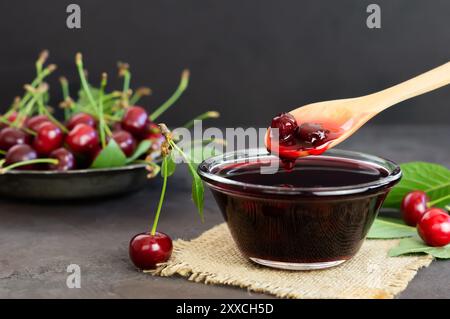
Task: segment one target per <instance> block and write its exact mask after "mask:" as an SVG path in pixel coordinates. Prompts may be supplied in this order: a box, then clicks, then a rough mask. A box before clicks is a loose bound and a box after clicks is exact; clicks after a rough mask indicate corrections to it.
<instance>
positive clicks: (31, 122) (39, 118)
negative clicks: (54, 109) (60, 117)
mask: <svg viewBox="0 0 450 319" xmlns="http://www.w3.org/2000/svg"><path fill="white" fill-rule="evenodd" d="M44 122H50V120H49V118H48V117H47V115H35V116H33V117H30V118H29V119H28V120H27V121H26V122H25V126H26V127H27V128H29V129H30V130H32V131H35V132H37V130H38V127H39V125H41V124H42V123H44Z"/></svg>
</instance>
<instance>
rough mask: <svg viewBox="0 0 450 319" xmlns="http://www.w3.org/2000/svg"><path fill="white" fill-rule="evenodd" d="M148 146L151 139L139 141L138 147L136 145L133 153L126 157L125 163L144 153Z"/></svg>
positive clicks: (150, 143) (150, 144)
mask: <svg viewBox="0 0 450 319" xmlns="http://www.w3.org/2000/svg"><path fill="white" fill-rule="evenodd" d="M150 146H152V141H150V140H143V141H142V142H140V143H139V145H138V147H136V150H135V151H134V153H133V155H131V156H130V157H128V158H127V164H128V163H131V162H134V161H135V160H137V159H138V158H139V157H141V156H142V155H144V154H145V153H146V152H147V151H148V150H149V148H150Z"/></svg>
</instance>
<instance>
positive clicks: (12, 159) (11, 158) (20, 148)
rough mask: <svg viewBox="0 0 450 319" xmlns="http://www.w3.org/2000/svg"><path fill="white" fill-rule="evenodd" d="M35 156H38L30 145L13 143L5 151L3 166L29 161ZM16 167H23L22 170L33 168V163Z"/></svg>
mask: <svg viewBox="0 0 450 319" xmlns="http://www.w3.org/2000/svg"><path fill="white" fill-rule="evenodd" d="M37 157H38V156H37V153H36V151H35V150H34V149H33V148H32V147H31V146H30V145H28V144H19V145H14V146H13V147H11V148H10V149H9V151H8V152H7V153H6V157H5V166H8V165H11V164H14V163H19V162H23V161H31V160H34V159H36V158H37ZM16 169H23V170H27V169H34V165H25V166H19V167H17V168H16Z"/></svg>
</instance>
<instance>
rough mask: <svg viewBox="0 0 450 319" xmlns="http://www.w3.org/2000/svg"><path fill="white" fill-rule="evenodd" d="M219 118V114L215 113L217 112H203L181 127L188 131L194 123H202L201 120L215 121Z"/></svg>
mask: <svg viewBox="0 0 450 319" xmlns="http://www.w3.org/2000/svg"><path fill="white" fill-rule="evenodd" d="M219 116H220V113H219V112H217V111H208V112H205V113H203V114H200V115H199V116H197V117H195V118H193V119H192V120H190V121H189V122H187V123H186V124H184V125H183V127H185V128H188V129H189V128H191V127H193V126H194V124H195V121H203V120H207V119H216V118H218V117H219Z"/></svg>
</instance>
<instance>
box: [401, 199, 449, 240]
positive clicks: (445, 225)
mask: <svg viewBox="0 0 450 319" xmlns="http://www.w3.org/2000/svg"><path fill="white" fill-rule="evenodd" d="M430 206H432V203H430V200H429V198H428V196H427V194H426V193H425V192H423V191H413V192H410V193H408V194H406V195H405V197H404V198H403V200H402V203H401V207H400V209H401V212H402V217H403V220H404V221H405V223H406V224H408V225H410V226H417V231H418V233H419V235H420V237H421V238H422V239H423V241H424V242H425V243H426V244H427V245H429V246H433V247H442V246H445V245H447V244H449V243H450V215H448V213H447V212H446V211H445V210H443V209H440V208H436V207H431V208H430Z"/></svg>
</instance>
